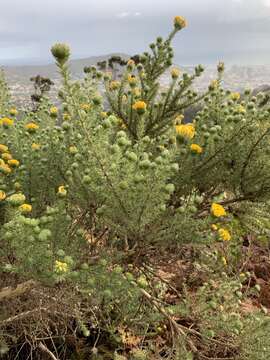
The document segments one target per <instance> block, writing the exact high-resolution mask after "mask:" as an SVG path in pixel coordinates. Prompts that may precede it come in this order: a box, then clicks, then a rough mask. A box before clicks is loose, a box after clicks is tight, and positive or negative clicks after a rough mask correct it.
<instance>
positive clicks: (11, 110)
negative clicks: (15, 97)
mask: <svg viewBox="0 0 270 360" xmlns="http://www.w3.org/2000/svg"><path fill="white" fill-rule="evenodd" d="M9 113H10V115H12V116H16V115H18V111H17V109H16V108H11V109H10V110H9Z"/></svg>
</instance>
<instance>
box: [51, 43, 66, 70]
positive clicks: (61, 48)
mask: <svg viewBox="0 0 270 360" xmlns="http://www.w3.org/2000/svg"><path fill="white" fill-rule="evenodd" d="M51 53H52V55H53V56H54V58H55V59H56V61H57V62H58V63H59V64H60V65H64V64H65V63H66V62H67V61H68V59H69V56H70V48H69V46H68V45H67V44H61V43H57V44H55V45H53V46H52V48H51Z"/></svg>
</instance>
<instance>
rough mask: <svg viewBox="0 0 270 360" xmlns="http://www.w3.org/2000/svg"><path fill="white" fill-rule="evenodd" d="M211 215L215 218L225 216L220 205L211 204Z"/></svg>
mask: <svg viewBox="0 0 270 360" xmlns="http://www.w3.org/2000/svg"><path fill="white" fill-rule="evenodd" d="M211 213H212V215H214V216H215V217H222V216H226V215H227V213H226V210H225V209H224V207H223V206H222V205H220V204H217V203H213V204H212V205H211Z"/></svg>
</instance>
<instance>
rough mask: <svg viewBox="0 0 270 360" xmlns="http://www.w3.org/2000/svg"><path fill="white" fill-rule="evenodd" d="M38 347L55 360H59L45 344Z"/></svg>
mask: <svg viewBox="0 0 270 360" xmlns="http://www.w3.org/2000/svg"><path fill="white" fill-rule="evenodd" d="M38 347H39V348H40V350H42V351H44V352H46V353H47V354H48V355H49V356H50V357H51V358H52V359H53V360H59V359H58V358H57V357H55V356H54V354H53V353H52V352H51V351H50V350H49V349H48V348H47V346H45V345H44V344H43V343H39V344H38Z"/></svg>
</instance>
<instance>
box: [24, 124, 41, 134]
mask: <svg viewBox="0 0 270 360" xmlns="http://www.w3.org/2000/svg"><path fill="white" fill-rule="evenodd" d="M25 128H26V130H27V131H29V132H34V131H36V130H37V129H38V128H39V126H38V125H37V124H35V123H34V122H30V123H28V124H26V125H25Z"/></svg>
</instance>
